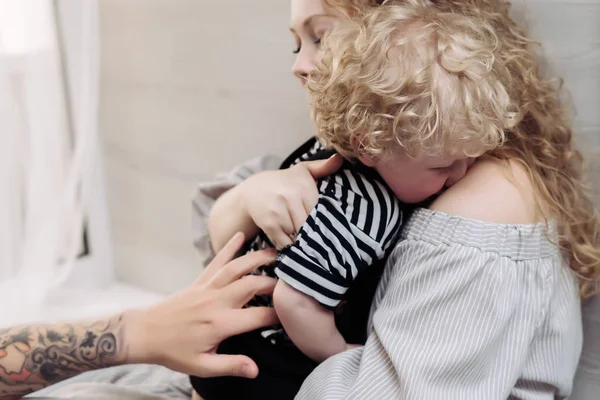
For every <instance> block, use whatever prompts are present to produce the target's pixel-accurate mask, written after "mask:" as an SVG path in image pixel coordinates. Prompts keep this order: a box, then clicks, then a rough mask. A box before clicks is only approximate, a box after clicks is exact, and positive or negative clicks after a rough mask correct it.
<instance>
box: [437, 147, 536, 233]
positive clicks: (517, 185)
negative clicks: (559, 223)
mask: <svg viewBox="0 0 600 400" xmlns="http://www.w3.org/2000/svg"><path fill="white" fill-rule="evenodd" d="M535 199H536V195H535V191H534V189H533V185H532V183H531V180H530V178H529V174H528V173H527V171H526V170H525V168H524V167H523V166H522V165H520V164H519V163H518V162H510V161H509V162H506V161H501V160H498V159H495V158H491V157H485V158H483V159H481V160H479V161H478V162H477V163H475V164H474V165H473V167H471V169H470V170H469V172H468V173H467V175H466V176H465V177H464V178H463V179H462V180H461V181H459V182H458V183H456V184H455V185H453V186H452V187H451V188H449V189H448V190H446V191H445V192H444V193H443V194H442V195H440V196H439V197H438V198H437V199H436V200H435V201H434V203H433V204H432V205H431V207H430V208H431V209H432V210H437V211H442V212H445V213H448V214H453V215H458V216H461V217H465V218H471V219H476V220H480V221H484V222H492V223H497V224H531V223H536V222H540V216H539V215H538V213H536V204H535Z"/></svg>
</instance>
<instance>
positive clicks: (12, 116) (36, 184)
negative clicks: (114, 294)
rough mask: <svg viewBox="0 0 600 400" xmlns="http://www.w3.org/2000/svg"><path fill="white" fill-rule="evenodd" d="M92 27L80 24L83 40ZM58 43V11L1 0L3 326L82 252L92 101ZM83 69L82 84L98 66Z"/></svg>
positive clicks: (89, 7) (24, 0) (36, 0)
mask: <svg viewBox="0 0 600 400" xmlns="http://www.w3.org/2000/svg"><path fill="white" fill-rule="evenodd" d="M77 3H79V4H80V6H79V10H80V11H81V13H82V15H81V16H80V17H81V18H83V19H84V21H85V18H88V19H91V18H95V16H96V13H95V3H94V1H92V0H82V1H78V2H77ZM96 26H97V24H96V23H92V21H91V20H90V23H87V24H85V23H84V24H82V27H83V28H84V29H83V30H82V32H80V33H81V35H82V40H84V41H85V40H88V39H89V40H90V41H92V40H95V38H96V35H97V34H96V32H95V31H94V29H95V28H96ZM63 33H64V30H62V29H61V26H60V13H59V12H58V9H57V7H56V3H55V1H52V0H0V300H1V301H2V303H1V304H3V306H2V307H0V322H6V321H9V320H12V319H15V318H16V317H17V316H18V318H22V317H23V314H27V313H35V312H36V310H38V309H39V307H40V306H41V305H42V304H43V301H44V298H45V296H46V295H47V294H48V292H49V291H50V290H51V289H53V288H56V287H59V286H60V285H61V284H62V283H63V282H65V281H66V280H67V278H68V277H69V275H70V274H71V272H72V269H73V266H74V265H76V263H75V261H76V259H77V256H78V254H79V253H80V251H81V249H82V244H83V241H82V238H83V229H84V226H85V217H86V215H87V211H88V210H87V204H88V198H89V192H90V187H89V186H90V183H91V182H92V179H91V174H92V170H93V168H92V167H93V165H94V155H95V153H96V149H95V144H96V137H95V132H96V129H95V123H96V121H95V118H93V116H94V115H95V112H96V110H95V107H96V101H97V99H96V98H97V93H96V88H95V87H94V85H95V82H92V81H91V80H90V79H84V78H82V79H73V76H72V74H71V76H70V75H69V71H67V70H68V63H67V62H66V55H65V46H64V37H63V36H62V35H63ZM81 59H82V60H83V62H82V63H81V64H80V65H79V67H80V68H81V69H80V70H81V71H82V74H85V75H86V76H88V75H89V74H90V71H89V70H90V69H93V68H96V65H95V62H96V58H95V57H93V56H90V55H89V54H82V55H81ZM69 76H70V78H71V79H68V78H69ZM75 78H79V77H75ZM72 81H76V82H77V85H79V87H78V91H79V93H81V96H78V101H79V102H80V104H78V107H77V112H76V113H75V112H73V107H72V103H71V98H72V96H71V93H72V90H71V89H72V86H71V85H72V84H73V82H72ZM7 304H8V305H10V307H7V306H5V305H7Z"/></svg>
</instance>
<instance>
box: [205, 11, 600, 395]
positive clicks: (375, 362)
mask: <svg viewBox="0 0 600 400" xmlns="http://www.w3.org/2000/svg"><path fill="white" fill-rule="evenodd" d="M405 1H409V0H405ZM347 5H348V4H347ZM368 6H370V5H367V7H368ZM383 7H385V5H384V6H383ZM432 7H437V8H439V9H443V10H446V11H450V12H458V13H463V14H467V15H470V14H472V15H478V17H481V18H485V19H487V20H488V21H489V22H490V23H491V24H492V25H493V26H494V29H495V30H496V33H497V35H498V49H497V51H496V52H495V54H494V55H495V56H496V57H500V58H501V59H502V61H503V62H504V63H505V64H506V65H507V67H508V69H509V70H510V75H511V80H512V85H511V97H512V98H513V99H515V102H516V107H515V113H516V114H517V115H518V116H517V117H516V118H517V119H518V122H517V125H516V127H515V128H513V129H511V130H510V131H508V132H506V135H507V138H506V141H505V142H504V143H503V144H502V145H501V146H499V147H498V148H496V149H494V150H493V151H492V152H491V153H490V155H491V156H492V157H486V158H484V159H481V160H480V161H479V162H478V163H477V164H475V165H474V166H473V167H472V169H471V170H470V171H469V173H468V174H467V176H466V177H465V178H464V179H463V180H462V181H461V182H459V183H457V184H456V185H455V186H453V187H452V188H450V189H448V190H447V191H446V192H445V193H444V194H443V195H441V196H440V197H439V198H438V199H437V200H436V201H435V202H433V204H431V206H430V207H429V209H428V210H425V209H422V210H419V211H417V212H416V214H415V215H414V216H413V217H412V219H411V220H410V221H409V226H408V227H407V228H406V230H405V232H404V235H403V238H404V240H403V241H401V242H400V243H399V244H398V247H397V248H396V250H395V252H394V253H393V254H392V256H391V258H390V260H389V261H388V264H387V266H386V270H385V272H384V276H383V280H382V282H381V284H380V286H379V289H378V292H377V294H376V296H375V303H374V305H373V309H372V313H371V322H372V326H371V327H370V328H371V329H370V335H369V339H368V341H367V343H366V345H365V346H364V347H361V348H358V349H355V350H352V351H348V352H344V353H342V354H340V355H337V356H335V357H332V358H331V359H329V360H327V361H325V362H324V363H323V364H321V365H320V366H319V367H318V368H317V370H316V371H315V372H314V373H313V374H312V375H311V376H310V377H309V378H308V379H307V380H306V381H305V383H304V386H303V389H302V390H301V391H300V394H299V396H298V397H299V398H301V399H317V398H328V399H330V398H332V399H333V398H434V399H435V398H449V399H471V398H472V399H495V398H498V399H505V398H508V397H514V398H534V397H535V398H554V397H555V396H558V397H566V396H568V395H569V394H570V392H571V386H572V380H573V375H574V373H575V368H576V365H577V361H578V357H579V352H580V348H581V320H580V318H581V317H580V305H579V301H578V297H579V296H578V292H579V291H580V292H581V294H582V295H588V294H590V293H591V292H594V291H595V283H596V281H597V279H598V276H599V269H600V250H599V249H598V229H599V220H598V215H597V212H596V211H595V209H594V207H593V204H592V202H591V200H590V198H589V196H588V194H587V193H586V191H585V190H584V187H583V185H582V184H581V181H580V170H581V166H582V162H581V159H580V156H579V153H577V152H576V151H574V150H573V149H572V147H571V130H570V128H569V127H568V125H566V123H565V120H564V117H563V116H562V115H563V114H562V111H561V107H560V104H559V102H558V90H557V89H555V88H554V87H553V86H552V85H551V84H550V83H549V82H548V81H546V80H544V79H542V78H541V77H540V76H539V75H538V73H537V72H536V71H537V62H536V60H535V58H534V56H533V54H532V53H531V52H530V50H528V44H529V43H530V41H529V40H528V39H526V38H525V36H524V35H523V34H522V33H521V32H520V30H519V28H518V27H517V26H516V24H515V23H514V22H513V21H512V20H511V19H510V17H509V15H508V5H507V4H505V3H504V2H501V1H494V0H492V1H486V0H479V1H477V0H472V1H443V0H440V1H436V2H434V4H433V5H432ZM344 10H345V12H346V13H348V14H351V13H353V12H357V10H358V11H360V8H359V6H357V2H352V3H351V4H349V5H348V7H346V8H345V9H344ZM326 13H327V12H326V9H325V8H323V4H321V3H320V2H316V1H292V32H293V34H294V37H295V39H296V41H297V44H298V58H297V60H296V64H295V66H294V73H295V75H296V76H297V77H298V78H300V80H301V81H302V82H304V81H305V80H306V79H307V78H309V76H310V73H311V71H312V69H313V68H314V67H315V64H317V62H318V58H319V49H318V45H319V43H320V39H321V37H322V35H323V34H324V33H325V32H327V30H328V29H332V28H333V27H334V26H335V19H334V18H331V17H322V15H323V14H326ZM355 61H356V63H357V64H360V63H361V61H364V60H360V59H358V60H355ZM365 64H366V63H365ZM342 65H345V64H342ZM360 65H363V64H360ZM361 104H362V103H361ZM357 112H359V111H357ZM384 113H385V112H384ZM382 131H383V130H382ZM399 173H401V171H399ZM230 183H232V184H236V183H239V185H238V186H235V187H234V188H231V186H233V185H231V186H229V188H231V189H230V190H228V191H226V192H225V194H224V195H223V196H221V197H219V198H218V199H217V200H216V202H215V203H214V204H213V205H212V209H210V210H208V209H207V208H206V207H204V208H203V207H202V206H201V205H204V206H206V204H207V203H210V200H211V199H210V197H211V196H210V194H211V193H213V192H215V191H217V190H216V187H208V188H204V192H203V190H202V189H201V193H200V197H199V198H198V199H197V202H196V204H197V205H198V207H197V209H200V210H204V212H203V213H201V218H204V219H203V223H202V222H201V223H199V224H198V226H208V229H207V230H206V231H204V232H200V235H199V239H198V243H200V244H204V245H205V246H206V245H207V243H208V242H209V240H210V242H212V245H213V248H214V249H215V250H218V249H219V247H220V245H221V243H223V242H224V241H225V240H226V239H227V238H228V237H230V236H231V234H232V233H233V232H235V231H236V230H237V229H239V228H240V227H239V226H238V225H237V222H239V221H245V222H246V224H245V226H243V229H244V231H245V233H247V234H249V235H252V234H254V233H255V232H256V230H257V229H258V228H260V229H262V230H263V231H265V232H267V234H268V235H269V236H270V237H272V238H273V239H274V240H279V243H278V244H279V245H280V246H282V245H286V244H289V242H290V241H291V239H289V236H290V235H291V234H292V233H293V232H294V231H297V229H298V227H297V226H296V225H295V223H294V222H295V218H294V217H292V216H296V215H302V214H303V213H304V214H306V212H307V211H306V209H309V208H310V206H311V205H312V204H314V203H312V202H311V196H312V195H313V194H314V189H313V190H311V188H313V187H314V184H313V182H312V179H310V177H309V175H308V174H306V173H304V172H303V171H302V168H299V169H297V170H293V169H292V170H289V171H276V172H263V173H259V174H256V175H255V176H252V177H250V178H248V179H246V180H243V181H242V180H238V181H237V182H235V181H234V182H230ZM255 188H260V189H259V190H256V189H255ZM219 189H223V187H222V186H219ZM220 191H221V192H222V191H224V190H220ZM307 204H308V205H307ZM546 228H548V229H549V232H548V233H547V234H546V233H544V231H545V229H546ZM557 239H558V247H556V246H554V245H553V244H552V243H553V242H555V241H557ZM559 248H560V250H562V251H563V252H564V254H565V255H566V256H567V257H566V260H569V262H566V261H565V259H563V257H562V254H561V252H560V251H559V250H558V249H559ZM569 268H570V269H571V271H569ZM575 276H578V277H579V278H580V281H579V289H580V290H579V291H578V289H577V285H576V284H575V280H574V277H575ZM534 282H537V283H534Z"/></svg>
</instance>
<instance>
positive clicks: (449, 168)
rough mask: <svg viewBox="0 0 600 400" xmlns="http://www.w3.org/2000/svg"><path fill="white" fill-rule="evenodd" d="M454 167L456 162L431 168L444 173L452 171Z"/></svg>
mask: <svg viewBox="0 0 600 400" xmlns="http://www.w3.org/2000/svg"><path fill="white" fill-rule="evenodd" d="M453 168H454V163H452V164H450V165H446V166H445V167H435V168H431V169H432V170H433V171H435V172H437V173H440V174H443V173H446V172H450V171H452V169H453Z"/></svg>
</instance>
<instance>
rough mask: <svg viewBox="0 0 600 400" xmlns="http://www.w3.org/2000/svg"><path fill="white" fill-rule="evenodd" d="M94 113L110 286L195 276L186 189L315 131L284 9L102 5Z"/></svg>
mask: <svg viewBox="0 0 600 400" xmlns="http://www.w3.org/2000/svg"><path fill="white" fill-rule="evenodd" d="M99 4H100V15H101V49H102V58H101V60H102V68H101V103H100V128H101V134H102V135H103V145H104V156H105V165H106V170H107V182H108V183H107V185H108V193H109V207H110V211H111V227H112V231H113V237H114V245H115V246H114V247H115V255H116V262H117V276H118V277H119V278H120V279H122V280H124V281H126V282H129V283H135V284H139V285H141V286H143V287H145V288H148V289H154V290H158V291H163V292H165V291H171V290H173V289H174V288H177V287H179V286H182V285H184V284H185V283H188V282H191V280H192V279H193V278H194V277H195V276H196V275H197V273H198V272H199V271H200V265H199V263H198V259H197V256H196V254H195V251H194V249H193V248H192V245H191V240H190V234H189V232H190V228H189V226H190V218H189V215H190V198H191V195H192V192H193V190H194V186H195V184H196V183H197V182H198V181H200V180H202V179H208V178H210V177H211V176H213V175H214V174H215V173H216V172H217V171H223V170H227V169H228V168H230V167H232V166H233V165H235V164H236V163H239V162H240V161H242V160H245V159H249V158H251V157H254V156H257V155H260V154H264V153H279V154H284V153H287V152H288V151H290V150H291V149H293V148H294V147H295V146H296V145H297V144H299V143H301V141H302V140H304V138H305V137H308V136H309V135H310V134H311V133H312V128H311V125H310V122H309V118H308V116H307V114H306V113H307V112H306V107H305V106H304V97H303V94H302V90H301V88H300V85H299V84H298V83H297V82H296V81H295V80H294V79H293V78H292V75H291V72H290V69H291V64H292V62H293V54H292V50H293V47H294V45H293V41H292V39H291V36H290V34H289V33H288V23H289V22H288V20H289V4H288V2H287V1H285V0H261V1H248V0H220V1H214V0H204V1H200V0H127V1H122V0H101V1H100V2H99Z"/></svg>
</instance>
